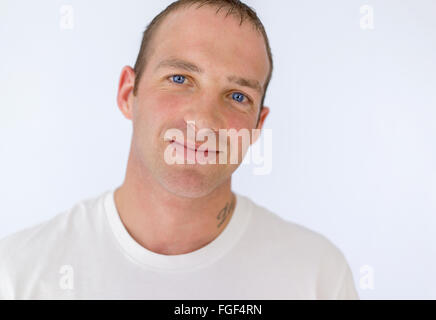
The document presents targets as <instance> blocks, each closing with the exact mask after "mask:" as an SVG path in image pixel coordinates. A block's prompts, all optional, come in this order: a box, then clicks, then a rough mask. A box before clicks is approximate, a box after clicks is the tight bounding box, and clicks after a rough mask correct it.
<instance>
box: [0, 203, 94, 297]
mask: <svg viewBox="0 0 436 320" xmlns="http://www.w3.org/2000/svg"><path fill="white" fill-rule="evenodd" d="M98 200H99V197H93V198H87V199H84V200H82V201H79V202H77V203H76V204H75V205H74V206H72V207H71V208H70V209H69V210H66V211H63V212H61V213H59V214H57V215H55V216H54V217H53V218H51V219H49V220H46V221H44V222H41V223H39V224H37V225H34V226H32V227H28V228H26V229H23V230H20V231H17V232H15V233H12V234H10V235H8V236H6V237H4V238H3V239H1V240H0V261H1V264H0V297H2V296H6V297H7V296H8V293H7V292H9V289H8V288H9V287H12V286H14V285H13V284H12V283H13V282H16V281H18V280H19V279H22V278H25V275H29V274H32V271H35V270H37V269H38V268H42V267H43V266H44V265H46V264H49V263H50V262H51V261H53V260H54V259H56V257H57V256H59V255H61V254H63V252H65V251H67V250H68V249H69V248H71V247H72V246H73V245H75V244H76V243H77V242H78V241H79V239H80V238H81V236H82V235H83V234H85V233H87V232H89V231H90V229H94V230H95V229H96V228H98V225H99V223H98V219H97V215H98V214H99V212H100V210H98V206H99V205H101V204H100V201H98ZM5 292H6V293H5Z"/></svg>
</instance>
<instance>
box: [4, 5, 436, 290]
mask: <svg viewBox="0 0 436 320" xmlns="http://www.w3.org/2000/svg"><path fill="white" fill-rule="evenodd" d="M170 2H171V1H156V0H153V1H141V0H136V1H133V0H130V1H125V0H123V1H84V0H82V1H75V0H74V1H72V0H71V1H30V0H28V1H12V0H8V1H5V0H1V2H0V161H1V162H0V164H1V165H0V178H1V180H0V181H1V182H0V200H1V210H0V237H3V236H6V235H8V234H10V233H12V232H15V231H17V230H20V229H22V228H25V227H29V226H32V225H34V224H36V223H39V222H41V221H43V220H46V219H49V218H51V217H53V216H54V215H56V214H57V213H59V212H61V211H63V210H66V209H68V208H70V207H72V206H73V204H75V203H76V202H78V201H80V200H82V199H85V198H90V197H94V196H97V195H99V194H101V193H102V192H104V191H105V190H108V189H110V188H115V187H117V186H118V185H120V184H121V183H122V181H123V178H124V173H125V167H126V163H127V155H128V150H129V149H128V148H129V144H130V137H131V122H129V121H128V120H126V119H125V118H124V117H123V116H122V114H121V112H120V111H119V110H118V108H117V105H116V100H115V99H116V94H117V85H118V79H119V75H120V71H121V68H122V67H123V66H124V65H127V64H128V65H131V66H133V64H134V62H135V59H136V56H137V53H138V50H139V45H140V41H141V37H142V32H143V30H144V28H145V26H146V25H147V24H148V23H149V22H150V21H151V19H152V18H153V17H154V16H155V15H156V14H158V13H159V12H160V11H161V10H163V9H164V8H165V7H166V6H167V5H168V4H170ZM246 3H247V4H249V5H251V6H252V7H254V8H255V9H256V11H257V12H258V15H259V16H260V18H261V19H262V21H263V22H264V25H265V27H266V30H267V32H268V34H269V37H270V42H271V47H272V51H273V55H274V63H275V71H274V74H273V78H272V82H271V84H270V89H269V91H268V94H267V98H266V101H265V104H266V105H267V106H269V107H270V108H271V113H270V116H269V118H268V119H267V121H266V123H265V127H266V128H270V129H272V130H273V167H272V172H271V174H269V175H264V176H256V175H253V173H252V171H253V170H252V167H246V166H243V167H241V168H240V169H239V170H238V171H237V173H236V174H235V176H234V190H235V191H237V192H239V193H242V194H245V195H248V196H250V197H251V198H252V199H253V200H254V201H255V202H257V203H258V204H260V205H263V206H265V207H267V208H269V209H270V210H272V211H274V212H276V213H277V214H279V215H281V216H283V217H285V218H286V219H287V220H290V221H294V222H297V223H300V224H302V225H305V226H306V227H309V228H311V229H312V230H315V231H318V232H320V233H322V234H324V235H326V236H327V237H328V238H329V239H330V240H331V241H333V243H335V244H336V245H337V246H338V247H339V248H340V249H341V250H342V251H343V252H344V254H345V256H346V258H347V260H348V261H349V263H350V266H351V268H352V271H353V274H354V278H355V282H356V287H357V289H358V291H359V295H360V297H361V298H362V299H382V298H393V299H404V298H411V299H416V298H432V299H435V298H436V289H435V287H436V276H435V274H434V272H435V270H436V232H435V230H436V218H435V214H436V183H435V181H436V170H435V167H436V148H435V138H436V128H435V125H434V123H435V120H436V1H434V0H427V1H425V0H419V1H417V0H402V1H399V0H383V1H382V0H374V1H372V2H365V1H357V0H355V1H354V0H353V1H350V0H342V1H339V0H337V1H331V0H330V1H325V0H319V1H308V0H305V1H285V0H282V1H279V0H274V1H260V0H259V1H254V0H252V1H247V2H246ZM65 4H70V5H72V6H73V10H74V28H73V29H71V30H70V29H62V28H61V27H60V19H61V13H60V8H61V6H62V5H65ZM367 4H368V5H371V6H372V7H373V9H374V29H372V30H363V29H361V27H360V19H361V17H362V16H363V14H361V13H360V10H359V9H360V7H361V6H362V5H367ZM187 23H189V21H187ZM302 245H304V244H302ZM365 265H369V266H370V267H372V268H373V270H374V274H373V275H374V288H373V289H364V288H363V287H361V286H360V282H361V278H362V277H363V276H365V274H366V273H361V270H360V268H361V267H362V266H365Z"/></svg>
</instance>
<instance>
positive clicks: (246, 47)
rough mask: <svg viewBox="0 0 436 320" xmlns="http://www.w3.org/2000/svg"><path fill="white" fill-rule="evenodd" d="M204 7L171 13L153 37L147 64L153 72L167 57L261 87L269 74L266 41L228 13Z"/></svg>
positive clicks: (245, 22) (248, 24)
mask: <svg viewBox="0 0 436 320" xmlns="http://www.w3.org/2000/svg"><path fill="white" fill-rule="evenodd" d="M216 11H217V8H215V7H212V6H203V7H201V8H196V6H191V7H188V8H180V9H177V10H176V11H175V12H172V13H170V14H169V15H168V16H167V17H165V19H164V20H163V21H162V23H161V24H160V25H159V27H158V29H157V30H156V31H155V34H154V35H153V39H152V41H151V44H150V45H151V47H152V50H151V51H150V52H151V53H150V56H149V60H148V63H149V64H150V65H151V66H152V68H151V69H153V68H154V67H155V66H156V65H157V64H158V63H159V62H160V61H162V60H163V59H166V58H168V57H175V56H177V57H179V58H183V59H186V60H189V61H194V62H196V63H197V64H198V65H199V66H200V67H202V68H204V69H205V70H206V71H217V72H228V73H232V74H238V75H240V76H246V77H250V78H255V79H258V80H259V82H260V83H261V84H262V85H263V84H264V83H265V80H266V77H267V75H268V71H269V60H268V54H267V50H266V45H265V40H264V38H263V36H262V34H261V33H260V32H259V31H257V30H256V29H255V27H254V26H253V24H252V23H251V22H250V21H248V20H244V22H243V23H242V24H241V23H240V22H241V20H240V17H239V15H236V16H232V15H228V16H227V17H226V13H227V9H225V8H222V9H221V10H220V11H219V12H218V13H216Z"/></svg>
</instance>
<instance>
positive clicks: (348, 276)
mask: <svg viewBox="0 0 436 320" xmlns="http://www.w3.org/2000/svg"><path fill="white" fill-rule="evenodd" d="M344 262H345V270H344V275H343V277H342V279H341V281H340V283H339V291H338V293H337V295H336V299H337V300H359V295H358V294H357V291H356V287H355V285H354V280H353V274H352V272H351V269H350V266H349V265H348V263H347V262H346V261H344Z"/></svg>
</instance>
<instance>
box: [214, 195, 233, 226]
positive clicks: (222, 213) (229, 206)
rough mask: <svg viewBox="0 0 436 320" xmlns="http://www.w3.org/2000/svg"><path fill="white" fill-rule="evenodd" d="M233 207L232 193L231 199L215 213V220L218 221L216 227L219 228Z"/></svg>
mask: <svg viewBox="0 0 436 320" xmlns="http://www.w3.org/2000/svg"><path fill="white" fill-rule="evenodd" d="M234 208H235V197H234V196H233V194H232V200H231V201H230V202H227V203H226V205H225V206H224V208H222V209H221V210H220V212H219V213H218V215H217V217H216V218H217V220H218V221H219V223H218V225H217V228H219V227H220V226H221V225H222V224H223V222H224V221H225V220H226V218H227V217H228V216H229V215H230V213H231V212H232V211H233V209H234Z"/></svg>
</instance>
